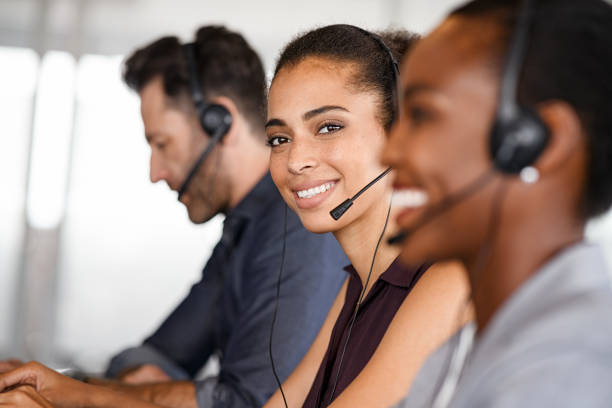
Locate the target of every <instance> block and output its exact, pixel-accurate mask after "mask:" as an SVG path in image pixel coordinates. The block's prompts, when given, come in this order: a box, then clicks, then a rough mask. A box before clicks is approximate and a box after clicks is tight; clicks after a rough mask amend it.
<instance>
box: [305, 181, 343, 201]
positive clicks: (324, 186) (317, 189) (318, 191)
mask: <svg viewBox="0 0 612 408" xmlns="http://www.w3.org/2000/svg"><path fill="white" fill-rule="evenodd" d="M334 184H335V183H325V184H321V185H320V186H318V187H312V188H309V189H308V190H301V191H298V192H297V195H298V197H300V198H312V197H314V196H316V195H319V194H321V193H324V192H326V191H327V190H329V189H330V188H332V187H333V185H334Z"/></svg>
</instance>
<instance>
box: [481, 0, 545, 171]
mask: <svg viewBox="0 0 612 408" xmlns="http://www.w3.org/2000/svg"><path fill="white" fill-rule="evenodd" d="M531 2H532V0H524V1H523V4H522V8H521V11H520V14H519V21H518V22H517V25H516V28H515V30H514V34H513V36H512V40H511V42H510V45H509V49H508V56H507V61H506V65H505V67H504V70H503V75H502V80H501V84H500V88H501V91H500V95H499V101H498V106H497V112H496V114H495V121H494V123H493V126H492V128H491V134H490V141H489V149H490V153H491V158H492V160H493V164H494V166H495V168H496V169H498V170H499V171H501V172H504V173H508V174H519V173H520V172H521V170H523V169H524V168H525V167H528V166H531V165H533V164H534V163H535V161H536V160H537V159H538V157H540V154H542V152H543V151H544V149H545V148H546V146H547V145H548V140H549V138H550V137H549V134H550V133H549V130H548V128H547V127H546V125H545V124H544V122H542V119H540V117H539V116H538V114H537V113H536V112H535V111H533V110H532V109H529V108H527V107H525V106H522V105H520V104H519V102H518V98H517V93H518V86H519V78H520V74H521V70H522V68H523V62H524V59H525V54H526V51H527V45H528V34H529V29H530V27H531V25H532V22H533V14H534V9H533V5H532V3H531Z"/></svg>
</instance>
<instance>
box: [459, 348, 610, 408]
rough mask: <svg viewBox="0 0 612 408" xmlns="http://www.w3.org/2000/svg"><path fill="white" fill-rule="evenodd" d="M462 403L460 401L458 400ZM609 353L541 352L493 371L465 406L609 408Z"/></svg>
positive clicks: (567, 350) (464, 400)
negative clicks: (581, 407) (579, 407)
mask: <svg viewBox="0 0 612 408" xmlns="http://www.w3.org/2000/svg"><path fill="white" fill-rule="evenodd" d="M459 401H460V402H461V399H459ZM610 401H612V353H610V352H607V353H602V352H601V351H598V350H595V349H590V348H582V347H579V346H578V345H575V346H574V347H563V348H557V349H556V350H554V349H553V350H546V351H545V350H541V351H539V352H537V353H535V354H531V355H527V356H526V358H524V359H521V360H520V361H516V363H515V364H513V368H512V369H511V370H510V369H504V370H497V371H492V372H490V373H489V374H488V376H487V378H486V380H485V381H484V382H482V383H481V384H480V385H479V391H478V392H475V393H472V396H471V397H468V398H465V399H463V402H462V403H460V404H458V406H461V407H463V406H465V407H468V406H469V407H496V408H506V407H508V408H510V407H545V406H551V407H552V406H554V407H578V406H583V407H591V408H598V407H601V408H603V407H609V406H610Z"/></svg>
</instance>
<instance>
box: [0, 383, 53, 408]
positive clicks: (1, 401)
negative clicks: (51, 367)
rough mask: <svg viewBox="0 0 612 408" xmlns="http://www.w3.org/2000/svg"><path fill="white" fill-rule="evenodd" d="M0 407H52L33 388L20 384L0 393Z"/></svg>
mask: <svg viewBox="0 0 612 408" xmlns="http://www.w3.org/2000/svg"><path fill="white" fill-rule="evenodd" d="M0 407H3V408H4V407H20V408H53V405H51V403H50V402H49V401H47V400H46V399H44V398H43V397H42V396H41V395H40V394H38V393H37V392H36V390H35V389H34V388H32V387H30V386H22V387H19V388H16V389H14V390H12V391H10V392H6V393H0Z"/></svg>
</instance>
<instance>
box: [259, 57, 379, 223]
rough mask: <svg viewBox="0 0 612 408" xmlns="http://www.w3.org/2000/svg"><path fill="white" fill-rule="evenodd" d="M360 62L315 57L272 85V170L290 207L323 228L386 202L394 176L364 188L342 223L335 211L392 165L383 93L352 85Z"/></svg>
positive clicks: (287, 69) (350, 219) (281, 74)
mask: <svg viewBox="0 0 612 408" xmlns="http://www.w3.org/2000/svg"><path fill="white" fill-rule="evenodd" d="M355 68H356V67H355V65H354V64H351V63H348V62H338V61H333V60H330V59H324V58H318V57H308V58H306V59H304V60H303V61H301V62H300V63H298V64H297V65H294V66H287V67H285V68H283V69H281V71H279V73H278V74H277V75H276V77H275V78H274V81H273V82H272V85H271V88H270V93H269V102H268V122H267V124H266V134H267V138H268V142H269V144H270V145H271V149H272V151H271V155H270V172H271V174H272V178H273V179H274V183H275V184H276V186H277V187H278V189H279V191H280V193H281V194H282V196H283V198H284V199H285V201H286V202H287V204H288V205H289V206H290V207H291V208H292V209H293V210H294V211H295V212H296V213H297V214H298V215H299V217H300V219H301V221H302V223H303V224H304V226H305V227H306V228H307V229H308V230H310V231H312V232H317V233H322V232H329V231H338V230H339V229H341V228H343V227H345V226H347V225H349V224H351V223H353V222H355V220H357V219H360V218H361V217H362V216H363V214H365V213H366V212H367V211H368V210H369V209H370V208H371V207H372V206H376V205H380V202H385V203H384V205H385V208H386V206H387V205H388V203H387V202H386V200H384V199H381V198H382V197H384V196H385V192H386V191H390V180H382V181H381V182H380V183H377V184H376V185H375V186H373V187H372V188H371V189H370V190H368V191H367V192H366V193H364V194H363V195H362V196H361V197H360V198H359V200H357V201H355V204H354V205H353V206H352V207H351V209H350V210H349V211H347V212H346V214H345V215H344V216H343V217H342V218H340V220H338V221H335V220H333V219H332V217H331V216H330V214H329V212H330V211H331V210H332V209H333V208H334V207H336V206H337V205H338V204H340V203H341V202H343V201H344V200H346V199H347V198H349V197H351V196H353V195H354V194H355V193H356V192H357V191H359V190H360V189H361V188H362V187H363V186H365V185H366V184H367V183H368V182H369V181H371V180H372V179H373V178H374V177H376V176H377V175H378V174H380V173H381V172H382V171H383V170H384V167H383V166H382V165H381V164H380V162H379V160H378V159H379V155H380V152H381V149H382V147H383V144H384V141H385V131H384V128H383V126H382V125H381V123H380V121H379V119H378V115H377V113H378V107H379V104H378V102H379V96H378V95H376V94H374V93H371V92H363V91H358V90H356V89H355V88H354V87H352V86H351V79H352V78H353V74H354V72H355V71H354V70H355Z"/></svg>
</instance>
